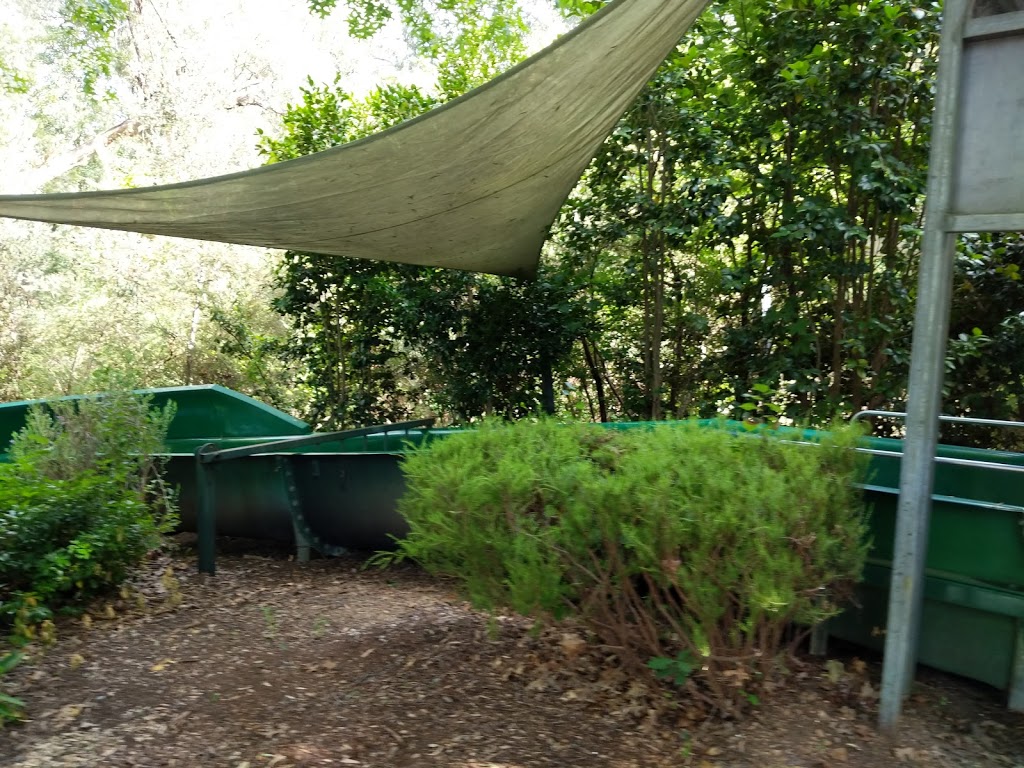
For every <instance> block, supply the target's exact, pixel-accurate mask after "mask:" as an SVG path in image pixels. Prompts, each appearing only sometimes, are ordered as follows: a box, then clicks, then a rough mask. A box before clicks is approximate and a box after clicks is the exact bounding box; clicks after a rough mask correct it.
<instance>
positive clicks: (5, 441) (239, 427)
mask: <svg viewBox="0 0 1024 768" xmlns="http://www.w3.org/2000/svg"><path fill="white" fill-rule="evenodd" d="M139 393H140V394H145V395H149V396H150V397H151V398H152V402H153V405H154V406H157V407H161V408H162V407H163V406H165V405H166V404H167V403H168V402H171V401H173V402H174V403H175V404H176V406H177V408H176V412H175V417H174V421H173V422H171V425H170V430H169V432H168V448H169V449H170V450H171V451H172V452H173V451H175V450H176V449H177V447H178V446H179V445H180V446H186V445H191V446H192V447H191V451H194V450H195V448H197V447H199V445H201V444H202V443H205V442H209V441H210V440H211V439H215V440H218V441H220V440H224V439H229V440H230V439H243V438H249V439H258V440H260V441H264V440H266V439H267V436H278V435H280V436H293V435H306V434H309V433H310V432H311V431H312V428H311V427H310V426H309V425H308V424H306V423H305V422H304V421H300V420H299V419H296V418H294V417H293V416H289V415H288V414H287V413H284V412H283V411H279V410H277V409H276V408H272V407H270V406H269V405H266V404H265V403H261V402H259V401H258V400H254V399H253V398H251V397H248V396H247V395H243V394H241V393H239V392H234V391H232V390H230V389H226V388H224V387H220V386H217V385H203V386H194V387H168V388H163V389H143V390H139ZM82 397H83V396H74V397H67V398H59V399H61V400H79V399H81V398H82ZM44 402H45V401H43V400H22V401H18V402H13V403H3V404H0V454H2V453H3V452H5V451H6V450H7V446H8V445H9V441H10V436H11V435H13V434H14V433H15V432H17V431H19V430H20V429H22V427H24V426H25V416H26V414H27V412H28V409H29V408H30V407H31V406H33V405H38V404H41V403H44ZM191 451H190V452H191Z"/></svg>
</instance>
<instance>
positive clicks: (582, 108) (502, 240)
mask: <svg viewBox="0 0 1024 768" xmlns="http://www.w3.org/2000/svg"><path fill="white" fill-rule="evenodd" d="M706 4H707V0H616V2H614V3H612V4H610V5H609V6H607V7H605V8H604V9H602V10H601V11H600V12H598V13H597V14H595V15H594V16H592V17H590V18H589V19H587V20H586V21H584V22H583V23H582V24H580V25H579V26H578V27H577V28H576V29H574V30H573V31H572V32H570V33H568V34H566V35H564V36H563V37H562V38H560V39H559V40H558V41H557V42H555V43H554V44H553V45H551V46H549V47H548V48H546V49H544V50H543V51H541V52H540V53H538V54H536V55H535V56H533V57H531V58H530V59H527V60H526V61H525V62H523V63H522V64H520V65H518V66H517V67H515V68H513V69H511V70H509V71H508V72H506V73H505V74H503V75H502V76H501V77H498V78H497V79H495V80H493V81H492V82H490V83H487V84H486V85H484V86H481V87H480V88H477V89H476V90H474V91H471V92H470V93H468V94H466V95H465V96H463V97H461V98H459V99H456V100H455V101H452V102H450V103H448V104H446V105H444V106H442V107H439V108H437V109H435V110H433V111H431V112H429V113H427V114H425V115H423V116H421V117H419V118H416V119H414V120H410V121H408V122H406V123H402V124H401V125H398V126H395V127H394V128H391V129H389V130H387V131H384V132H382V133H379V134H376V135H374V136H371V137H369V138H366V139H363V140H360V141H356V142H352V143H350V144H345V145H343V146H340V147H335V148H333V149H329V150H326V151H324V152H319V153H317V154H314V155H309V156H307V157H303V158H299V159H297V160H290V161H287V162H282V163H277V164H274V165H269V166H263V167H261V168H256V169H253V170H249V171H244V172H242V173H235V174H230V175H227V176H216V177H213V178H208V179H199V180H196V181H189V182H184V183H180V184H168V185H162V186H154V187H148V188H144V189H123V190H112V191H99V192H81V193H68V194H53V195H13V196H12V195H6V196H0V216H7V217H11V218H19V219H33V220H36V221H46V222H51V223H55V224H75V225H79V226H88V227H101V228H105V229H119V230H127V231H131V232H144V233H148V234H155V235H169V236H172V237H187V238H193V239H198V240H214V241H219V242H225V243H240V244H245V245H259V246H265V247H268V248H282V249H288V250H299V251H312V252H315V253H324V254H333V255H338V256H352V257H359V258H366V259H377V260H381V261H393V262H402V263H406V264H421V265H429V266H436V267H447V268H452V269H461V270H469V271H476V272H490V273H494V274H501V275H515V276H523V277H526V276H530V275H532V274H534V272H535V271H536V269H537V262H538V259H539V256H540V249H541V246H542V245H543V243H544V240H545V239H546V237H547V233H548V229H549V227H550V226H551V223H552V222H553V221H554V219H555V217H556V216H557V214H558V210H559V208H560V207H561V205H562V203H563V202H564V200H565V198H566V197H567V196H568V194H569V192H570V191H571V190H572V188H573V186H574V185H575V184H576V181H577V180H578V179H579V177H580V175H581V174H582V173H583V171H584V169H585V168H586V166H587V164H588V163H589V162H590V160H591V158H593V156H594V154H595V153H596V152H597V150H598V148H599V147H600V145H601V142H602V141H603V140H604V139H605V137H606V136H607V135H608V134H609V133H610V132H611V130H612V129H613V128H614V126H615V124H616V122H617V121H618V119H619V118H620V116H621V115H622V113H623V112H624V111H625V110H626V109H627V108H628V107H629V105H630V103H631V102H632V101H633V99H634V98H635V97H636V96H637V94H638V93H639V92H640V90H641V89H642V88H643V86H644V85H645V84H646V83H647V81H648V80H649V79H650V78H651V76H652V75H653V74H654V72H655V70H656V69H657V68H658V66H659V65H660V64H661V62H662V61H663V60H664V59H665V58H666V57H667V56H668V54H669V53H670V52H671V51H672V49H673V48H674V47H675V46H676V44H677V43H678V42H679V40H680V38H681V37H682V35H683V34H684V33H685V32H686V30H687V28H688V27H689V26H690V25H691V24H692V23H693V21H694V20H695V19H696V17H697V16H698V15H699V14H700V12H701V11H702V10H703V8H704V6H705V5H706Z"/></svg>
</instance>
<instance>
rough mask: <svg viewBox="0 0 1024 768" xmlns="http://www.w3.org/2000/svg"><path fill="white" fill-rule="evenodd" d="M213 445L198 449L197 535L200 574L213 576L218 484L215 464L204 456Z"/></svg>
mask: <svg viewBox="0 0 1024 768" xmlns="http://www.w3.org/2000/svg"><path fill="white" fill-rule="evenodd" d="M214 448H215V446H214V444H213V443H207V444H206V445H201V446H199V447H198V448H196V454H195V455H196V533H197V534H198V535H199V572H200V573H208V574H210V575H211V576H212V575H213V574H214V573H215V572H216V569H217V566H216V561H217V550H216V541H215V539H216V537H217V483H216V478H214V476H213V472H214V468H213V464H211V463H209V462H207V461H204V460H203V458H204V454H206V453H209V452H211V451H213V450H214Z"/></svg>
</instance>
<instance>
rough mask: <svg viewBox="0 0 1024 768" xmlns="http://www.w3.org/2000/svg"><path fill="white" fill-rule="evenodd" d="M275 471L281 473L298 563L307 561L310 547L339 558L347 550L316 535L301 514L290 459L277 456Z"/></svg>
mask: <svg viewBox="0 0 1024 768" xmlns="http://www.w3.org/2000/svg"><path fill="white" fill-rule="evenodd" d="M277 469H278V471H279V472H280V473H281V479H282V481H283V483H284V491H285V498H286V499H287V500H288V512H289V513H290V514H291V518H292V526H293V528H294V529H295V546H296V548H297V550H298V559H299V562H306V561H307V560H309V548H310V547H313V549H315V550H316V551H317V552H319V553H320V554H321V555H327V556H328V557H339V556H341V555H343V554H345V552H346V551H347V550H346V549H345V548H344V547H339V546H336V545H334V544H331V543H330V542H329V541H327V540H326V539H325V538H323V537H322V536H320V535H319V534H317V533H316V531H314V530H313V527H312V526H311V525H310V524H309V521H308V520H307V519H306V517H305V515H303V514H302V500H301V498H300V497H299V486H298V484H297V483H296V482H295V471H294V470H293V469H292V462H291V458H290V457H289V456H287V455H281V456H278V457H277Z"/></svg>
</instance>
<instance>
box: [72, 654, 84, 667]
mask: <svg viewBox="0 0 1024 768" xmlns="http://www.w3.org/2000/svg"><path fill="white" fill-rule="evenodd" d="M84 663H85V657H84V656H82V654H80V653H72V654H71V656H70V657H69V658H68V666H69V667H71V668H72V669H78V668H79V667H80V666H82V665H83V664H84Z"/></svg>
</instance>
